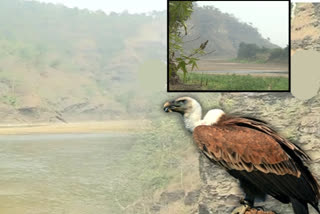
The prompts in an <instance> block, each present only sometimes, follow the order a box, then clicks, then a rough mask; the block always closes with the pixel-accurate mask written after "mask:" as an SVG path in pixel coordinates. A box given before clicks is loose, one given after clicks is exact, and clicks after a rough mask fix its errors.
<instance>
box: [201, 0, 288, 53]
mask: <svg viewBox="0 0 320 214" xmlns="http://www.w3.org/2000/svg"><path fill="white" fill-rule="evenodd" d="M197 3H198V5H200V6H203V5H213V6H214V7H216V8H219V9H220V10H221V11H222V12H227V13H231V14H233V15H234V16H235V17H237V18H239V19H240V20H241V21H244V22H247V23H249V22H251V23H252V25H253V26H254V27H256V28H258V30H259V32H260V33H261V34H262V36H263V37H264V38H267V37H269V38H270V40H271V42H272V43H274V44H277V45H279V46H281V47H285V46H286V45H287V44H288V30H289V23H288V22H289V17H288V9H289V8H288V2H284V1H279V2H277V1H269V2H268V1H259V2H258V1H251V2H250V1H241V2H236V1H220V2H219V1H216V2H210V1H199V2H197Z"/></svg>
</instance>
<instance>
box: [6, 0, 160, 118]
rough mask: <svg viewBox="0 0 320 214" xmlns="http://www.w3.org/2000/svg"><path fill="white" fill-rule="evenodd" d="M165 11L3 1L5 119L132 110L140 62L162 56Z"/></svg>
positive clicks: (123, 113)
mask: <svg viewBox="0 0 320 214" xmlns="http://www.w3.org/2000/svg"><path fill="white" fill-rule="evenodd" d="M17 14H19V16H17ZM165 15H166V14H165V12H153V13H150V14H148V15H146V14H133V15H132V14H128V13H125V12H123V13H121V14H117V13H111V14H109V15H106V14H105V13H104V12H102V11H88V10H79V9H77V8H73V9H70V8H67V7H64V6H62V5H54V4H43V3H39V2H35V1H21V0H2V1H1V2H0V25H1V29H0V117H1V118H2V122H4V123H6V122H12V123H27V122H39V121H45V122H47V121H63V120H67V121H77V120H101V119H106V118H118V117H126V116H128V115H129V114H130V115H131V116H134V115H132V112H139V111H138V110H139V108H140V107H139V105H136V103H135V102H137V101H138V100H139V98H140V96H141V95H139V93H137V92H135V91H134V90H132V88H137V87H133V86H136V85H137V84H138V79H137V75H136V74H137V72H138V70H139V68H140V66H141V65H143V63H145V62H146V61H148V60H154V59H156V60H158V61H160V59H162V60H164V59H165V44H166V39H165V38H166V35H165ZM156 30H157V31H156ZM159 31H161V32H163V33H162V34H159V33H158V32H159ZM156 32H157V33H156ZM141 103H143V102H141Z"/></svg>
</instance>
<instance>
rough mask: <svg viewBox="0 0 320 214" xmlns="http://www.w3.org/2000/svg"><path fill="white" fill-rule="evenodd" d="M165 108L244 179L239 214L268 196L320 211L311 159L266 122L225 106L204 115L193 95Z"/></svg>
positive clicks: (300, 211)
mask: <svg viewBox="0 0 320 214" xmlns="http://www.w3.org/2000/svg"><path fill="white" fill-rule="evenodd" d="M163 108H164V111H165V112H177V113H179V114H181V115H182V117H183V120H184V124H185V127H186V129H187V130H188V131H190V132H191V133H193V140H194V142H195V144H196V145H197V146H198V148H199V150H200V151H201V153H203V155H205V156H206V157H207V158H208V159H209V160H210V161H211V162H213V163H215V164H218V165H220V166H221V167H223V168H224V169H225V170H226V171H227V172H228V173H229V174H230V175H231V176H233V177H234V178H236V179H238V180H239V183H240V187H241V189H242V190H243V192H244V193H245V197H244V200H243V201H242V206H241V207H243V208H244V211H242V212H239V213H244V212H245V211H246V210H249V209H250V208H254V202H255V199H260V200H265V198H266V196H267V195H270V196H272V197H273V198H275V199H277V200H279V201H280V202H282V203H285V204H288V203H291V204H292V208H293V211H294V213H295V214H308V213H309V210H308V204H310V205H311V206H312V207H313V208H314V209H315V210H316V211H317V212H318V213H320V210H319V208H318V201H319V197H320V193H319V184H318V182H317V180H316V178H315V177H314V176H313V175H312V173H311V172H310V170H309V169H308V167H307V166H306V164H305V163H306V162H307V161H309V160H311V159H310V157H309V156H308V155H307V154H306V153H305V152H304V151H303V150H302V149H301V148H300V147H299V146H297V145H296V144H294V143H292V142H290V141H289V140H287V139H285V138H284V137H282V136H280V135H279V134H278V133H277V132H276V131H275V130H274V129H272V128H271V127H270V126H269V125H268V124H267V123H266V122H264V121H261V120H258V119H255V118H250V117H239V116H232V115H227V114H225V113H224V112H223V111H222V110H220V109H213V110H210V111H209V112H208V113H207V114H206V115H205V117H204V118H203V119H202V109H201V106H200V104H199V103H198V102H197V101H196V100H195V99H193V98H190V97H180V98H178V99H175V100H173V101H168V102H166V103H165V104H164V107H163Z"/></svg>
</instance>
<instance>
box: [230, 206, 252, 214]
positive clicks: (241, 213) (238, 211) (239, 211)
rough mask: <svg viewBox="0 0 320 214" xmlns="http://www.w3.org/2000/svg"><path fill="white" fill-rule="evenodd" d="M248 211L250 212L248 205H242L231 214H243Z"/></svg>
mask: <svg viewBox="0 0 320 214" xmlns="http://www.w3.org/2000/svg"><path fill="white" fill-rule="evenodd" d="M248 210H250V206H249V205H248V204H243V205H241V206H240V207H236V208H235V209H234V210H233V211H232V213H231V214H245V212H246V211H248Z"/></svg>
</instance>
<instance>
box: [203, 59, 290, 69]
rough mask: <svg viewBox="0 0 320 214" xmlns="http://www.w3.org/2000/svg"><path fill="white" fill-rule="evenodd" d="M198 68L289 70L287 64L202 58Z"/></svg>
mask: <svg viewBox="0 0 320 214" xmlns="http://www.w3.org/2000/svg"><path fill="white" fill-rule="evenodd" d="M198 68H199V69H198V70H199V71H235V70H238V71H288V65H285V64H273V63H267V64H251V63H250V64H249V63H237V62H229V61H226V60H200V61H199V62H198Z"/></svg>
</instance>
